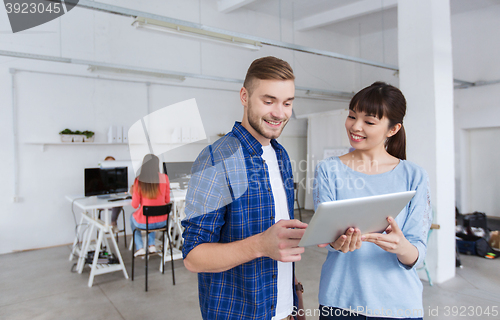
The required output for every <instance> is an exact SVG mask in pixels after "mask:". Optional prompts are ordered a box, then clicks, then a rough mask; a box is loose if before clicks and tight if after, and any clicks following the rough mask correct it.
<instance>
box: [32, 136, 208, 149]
mask: <svg viewBox="0 0 500 320" xmlns="http://www.w3.org/2000/svg"><path fill="white" fill-rule="evenodd" d="M25 144H31V145H37V146H41V147H42V152H44V151H45V146H127V147H128V143H107V142H25ZM132 144H136V143H132ZM137 144H138V143H137ZM158 144H160V145H163V144H166V145H177V146H182V145H187V144H202V145H209V143H208V142H207V140H206V139H205V140H201V141H197V142H188V143H153V145H158Z"/></svg>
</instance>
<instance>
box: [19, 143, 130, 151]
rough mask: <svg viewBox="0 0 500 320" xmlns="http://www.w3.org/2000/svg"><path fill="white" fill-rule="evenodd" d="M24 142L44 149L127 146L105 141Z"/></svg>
mask: <svg viewBox="0 0 500 320" xmlns="http://www.w3.org/2000/svg"><path fill="white" fill-rule="evenodd" d="M25 144H31V145H37V146H41V147H42V152H43V151H45V146H113V145H114V146H128V143H106V142H25Z"/></svg>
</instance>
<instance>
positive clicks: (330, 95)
mask: <svg viewBox="0 0 500 320" xmlns="http://www.w3.org/2000/svg"><path fill="white" fill-rule="evenodd" d="M306 95H307V96H310V97H317V98H323V99H339V98H340V99H343V100H350V99H351V98H352V97H353V96H354V94H351V93H348V92H341V91H339V92H327V91H315V90H306Z"/></svg>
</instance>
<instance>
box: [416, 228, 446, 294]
mask: <svg viewBox="0 0 500 320" xmlns="http://www.w3.org/2000/svg"><path fill="white" fill-rule="evenodd" d="M440 228H441V226H440V225H439V224H434V223H433V224H431V229H430V230H429V232H428V233H427V246H429V239H430V237H431V233H432V230H437V229H440ZM420 270H425V273H426V274H427V279H428V280H429V285H430V286H431V287H432V285H433V283H432V279H431V275H430V273H429V269H427V264H426V263H425V259H424V262H423V263H422V266H421V267H418V268H417V271H420Z"/></svg>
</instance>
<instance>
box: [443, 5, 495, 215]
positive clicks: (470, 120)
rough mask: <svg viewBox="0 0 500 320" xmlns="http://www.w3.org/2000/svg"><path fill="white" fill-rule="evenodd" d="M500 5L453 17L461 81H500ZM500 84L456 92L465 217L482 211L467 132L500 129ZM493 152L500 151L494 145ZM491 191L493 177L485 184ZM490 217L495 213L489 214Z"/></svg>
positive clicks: (458, 160)
mask: <svg viewBox="0 0 500 320" xmlns="http://www.w3.org/2000/svg"><path fill="white" fill-rule="evenodd" d="M499 15H500V5H496V6H490V7H488V8H485V9H481V10H476V11H473V12H467V13H462V14H456V15H454V16H453V17H452V40H453V68H454V72H455V74H456V75H457V77H458V75H459V78H460V79H461V80H466V81H471V82H475V81H488V80H498V79H500V34H499V33H498V32H492V30H498V29H499V28H500V21H499V20H498V17H499ZM499 101H500V84H496V85H488V86H481V87H472V88H468V89H456V90H455V97H454V103H455V151H456V154H457V157H456V164H455V168H456V186H457V190H456V193H457V207H458V209H459V210H460V212H462V213H469V212H472V211H475V210H479V208H476V207H475V206H473V205H471V202H470V201H471V199H470V192H471V190H470V188H471V185H470V183H471V181H470V180H469V178H468V176H469V174H470V170H469V168H470V166H477V165H478V164H476V163H470V162H469V161H468V159H469V154H470V152H471V151H472V150H470V148H469V147H468V145H467V130H472V129H480V128H494V127H500V108H499V105H500V104H499ZM490 147H491V148H498V144H496V145H495V144H493V145H491V146H490ZM483 183H484V185H486V186H489V187H491V188H493V187H494V185H495V179H494V177H493V176H490V177H488V178H486V179H485V180H484V181H483ZM486 213H487V214H488V215H490V214H491V213H489V212H486Z"/></svg>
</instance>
